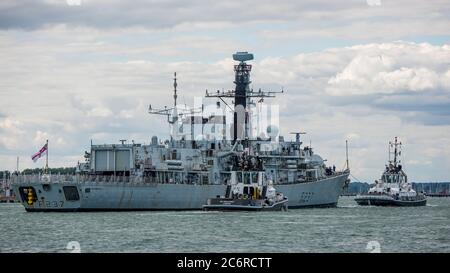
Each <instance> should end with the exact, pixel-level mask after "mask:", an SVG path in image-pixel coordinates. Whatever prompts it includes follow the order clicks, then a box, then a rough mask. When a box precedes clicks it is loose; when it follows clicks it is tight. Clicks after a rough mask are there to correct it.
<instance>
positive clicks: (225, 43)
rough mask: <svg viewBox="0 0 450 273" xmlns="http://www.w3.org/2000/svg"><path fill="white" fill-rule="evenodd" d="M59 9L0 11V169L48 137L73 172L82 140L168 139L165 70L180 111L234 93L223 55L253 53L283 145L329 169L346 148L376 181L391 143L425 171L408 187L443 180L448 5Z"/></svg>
mask: <svg viewBox="0 0 450 273" xmlns="http://www.w3.org/2000/svg"><path fill="white" fill-rule="evenodd" d="M66 3H67V2H66V1H63V0H61V1H58V0H45V1H43V0H42V1H2V2H1V3H0V47H1V48H2V50H0V59H1V60H2V66H1V67H0V86H1V88H0V96H1V98H2V100H0V107H1V113H0V163H1V164H2V166H14V165H15V156H17V155H19V156H21V157H24V158H27V160H21V162H22V163H21V164H22V165H23V166H27V167H32V166H35V165H33V163H32V162H31V160H29V155H30V154H31V153H33V152H35V149H36V147H39V146H40V145H42V143H43V142H42V141H45V139H47V138H48V139H49V141H50V146H51V151H52V152H51V158H50V163H51V165H59V164H66V165H68V166H73V165H74V164H75V162H76V161H77V160H82V159H83V157H82V155H83V151H84V150H85V149H88V148H89V142H90V139H92V140H93V141H94V143H97V144H98V143H117V142H118V140H119V139H128V141H131V140H135V141H136V142H147V143H148V142H149V140H150V138H151V136H152V135H157V136H158V137H159V138H160V139H164V137H167V134H168V126H167V124H166V122H165V118H164V117H160V116H151V115H149V114H148V112H147V110H148V105H149V104H152V106H153V107H155V108H156V107H164V106H165V105H167V106H170V105H172V103H173V100H172V90H173V86H172V80H173V72H175V71H176V72H177V75H178V95H179V97H178V102H179V103H180V104H184V103H186V104H188V105H191V104H192V103H193V98H194V97H196V96H197V97H203V95H204V93H205V89H208V90H209V91H215V90H218V89H224V90H227V89H232V88H234V85H233V77H234V76H233V65H234V61H233V60H232V59H231V54H232V53H233V52H235V51H237V50H243V51H245V50H248V51H252V53H254V54H255V60H254V61H252V62H251V63H252V65H253V69H252V86H251V87H252V88H254V90H258V89H259V88H261V89H262V90H272V91H279V90H281V89H282V88H283V89H284V90H285V93H284V94H279V95H278V96H277V98H276V99H273V100H271V99H267V100H266V101H265V102H266V103H276V104H279V106H280V110H281V111H280V114H281V117H280V125H281V127H280V130H281V131H282V134H283V135H284V136H285V137H286V139H289V138H290V137H292V136H290V135H289V133H290V132H291V131H292V130H293V129H294V128H295V129H296V130H302V131H306V132H307V133H308V134H307V135H306V136H303V139H304V142H305V144H307V143H308V142H309V140H312V145H313V147H314V148H315V150H316V151H317V152H318V153H319V154H321V155H323V156H324V157H325V158H327V159H328V161H327V162H329V163H336V165H337V166H338V165H340V164H339V163H343V162H344V161H343V160H344V154H345V140H346V139H348V140H349V144H350V155H351V168H352V172H353V174H354V175H355V176H357V177H358V178H361V179H367V180H370V181H371V180H373V179H372V178H376V177H378V176H379V173H380V171H381V170H382V168H383V165H384V162H385V159H386V153H385V145H386V143H387V141H388V140H389V139H391V138H392V137H393V134H399V135H400V136H402V137H403V138H404V139H405V143H407V152H406V155H407V156H408V157H407V158H406V160H416V161H418V162H431V164H427V165H426V166H425V167H424V168H425V169H426V171H425V170H420V171H418V170H416V169H417V168H411V173H409V175H410V176H411V177H412V179H413V180H416V179H419V180H427V179H428V178H430V179H440V180H444V179H446V178H448V177H449V175H450V174H449V172H448V168H446V166H448V165H449V164H450V162H449V160H450V159H449V158H450V155H449V154H448V153H449V152H450V144H449V143H448V140H447V138H446V137H445V136H447V135H450V110H449V109H450V95H449V86H450V69H449V64H450V58H449V45H448V44H446V42H448V41H449V40H448V39H447V40H445V39H446V38H445V37H448V34H449V30H448V25H449V23H450V19H449V18H450V16H449V9H448V7H447V3H446V2H445V1H395V2H392V1H381V5H375V6H370V5H368V4H367V1H364V0H361V1H360V0H354V1H346V2H339V1H336V2H330V1H303V2H301V3H300V2H298V1H279V2H277V5H273V2H272V1H265V0H263V1H246V0H244V1H236V2H232V1H227V2H218V1H216V2H209V3H206V2H205V1H183V2H179V1H133V3H126V2H123V1H114V0H113V1H106V0H105V1H103V0H85V1H81V5H79V6H69V5H67V4H66ZM371 3H374V1H372V2H371ZM405 7H407V8H405ZM125 10H126V12H124V11H125ZM396 40H408V41H411V42H406V41H397V42H393V41H396ZM422 41H428V43H424V42H422ZM3 98H6V99H3ZM205 103H215V100H211V99H210V100H205ZM10 157H13V160H10V159H8V158H10ZM11 162H12V163H11ZM405 162H407V161H405ZM411 162H414V161H411ZM427 175H428V176H429V177H427Z"/></svg>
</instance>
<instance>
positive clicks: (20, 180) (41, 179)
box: [11, 174, 153, 184]
mask: <svg viewBox="0 0 450 273" xmlns="http://www.w3.org/2000/svg"><path fill="white" fill-rule="evenodd" d="M149 178H150V177H139V176H114V175H80V174H77V175H63V174H51V175H42V174H26V175H18V176H12V177H11V182H12V183H16V184H27V183H86V182H92V183H135V184H137V183H145V182H153V181H151V180H152V179H149Z"/></svg>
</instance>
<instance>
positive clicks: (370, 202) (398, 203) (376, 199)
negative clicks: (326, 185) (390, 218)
mask: <svg viewBox="0 0 450 273" xmlns="http://www.w3.org/2000/svg"><path fill="white" fill-rule="evenodd" d="M355 201H356V203H358V205H360V206H385V207H418V206H425V205H426V204H427V200H426V199H420V200H410V201H406V200H396V199H394V198H392V197H388V196H386V197H383V196H370V195H366V196H358V197H356V198H355Z"/></svg>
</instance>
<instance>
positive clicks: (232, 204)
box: [203, 171, 288, 211]
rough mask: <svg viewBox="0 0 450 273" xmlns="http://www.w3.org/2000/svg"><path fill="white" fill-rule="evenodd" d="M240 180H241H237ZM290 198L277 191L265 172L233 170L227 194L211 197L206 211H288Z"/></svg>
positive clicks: (205, 207) (205, 208) (204, 206)
mask: <svg viewBox="0 0 450 273" xmlns="http://www.w3.org/2000/svg"><path fill="white" fill-rule="evenodd" d="M237 181H239V182H237ZM287 208H288V198H287V197H286V196H284V195H283V194H282V193H279V192H277V191H276V189H275V188H274V187H273V183H272V181H271V180H269V181H267V182H266V179H265V175H264V172H251V171H238V172H233V175H232V177H231V185H230V186H228V187H227V191H226V193H225V196H217V197H216V198H209V199H208V200H207V203H206V205H203V210H206V211H287Z"/></svg>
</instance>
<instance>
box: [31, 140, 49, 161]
mask: <svg viewBox="0 0 450 273" xmlns="http://www.w3.org/2000/svg"><path fill="white" fill-rule="evenodd" d="M47 145H48V144H45V145H44V147H42V148H41V149H40V150H39V152H37V153H35V154H34V155H32V156H31V159H33V161H34V162H36V161H37V160H38V159H39V158H41V157H42V155H44V154H46V153H47Z"/></svg>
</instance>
